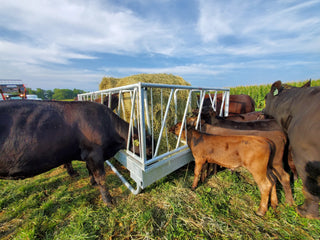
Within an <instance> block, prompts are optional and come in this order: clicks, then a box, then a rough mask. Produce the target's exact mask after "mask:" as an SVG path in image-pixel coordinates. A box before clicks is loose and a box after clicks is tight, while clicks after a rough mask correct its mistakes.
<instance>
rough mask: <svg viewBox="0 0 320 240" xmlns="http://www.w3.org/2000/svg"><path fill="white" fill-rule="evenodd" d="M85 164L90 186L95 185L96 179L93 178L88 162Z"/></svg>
mask: <svg viewBox="0 0 320 240" xmlns="http://www.w3.org/2000/svg"><path fill="white" fill-rule="evenodd" d="M86 166H87V169H88V173H89V177H90V183H91V185H92V186H96V185H97V182H96V180H94V177H93V174H92V172H91V170H90V168H89V167H88V163H86Z"/></svg>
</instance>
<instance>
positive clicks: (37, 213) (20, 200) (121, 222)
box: [0, 161, 320, 239]
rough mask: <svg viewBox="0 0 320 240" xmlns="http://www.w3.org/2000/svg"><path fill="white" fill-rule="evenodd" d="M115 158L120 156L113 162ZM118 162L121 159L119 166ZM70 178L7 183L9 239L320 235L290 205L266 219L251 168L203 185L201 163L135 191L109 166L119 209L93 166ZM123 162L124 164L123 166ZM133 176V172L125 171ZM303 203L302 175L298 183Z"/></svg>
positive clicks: (2, 220) (5, 228) (58, 172)
mask: <svg viewBox="0 0 320 240" xmlns="http://www.w3.org/2000/svg"><path fill="white" fill-rule="evenodd" d="M113 162H114V163H115V164H116V162H115V161H113ZM116 165H117V164H116ZM74 167H75V169H76V170H77V171H78V172H79V173H80V176H79V177H77V178H74V179H72V178H70V177H69V176H68V175H67V173H66V171H65V170H64V169H63V168H62V167H59V168H57V169H54V170H51V171H50V172H47V173H44V174H42V175H39V176H36V177H34V178H29V179H25V180H18V181H11V180H10V181H9V180H1V181H0V188H1V191H0V194H1V197H0V209H1V212H0V238H1V239H318V238H319V233H320V221H318V220H308V219H304V218H301V217H299V216H298V215H297V213H296V211H295V207H289V206H287V205H286V204H285V203H284V200H285V199H284V193H283V190H282V188H281V187H279V188H278V191H277V192H278V197H279V206H278V208H277V209H276V211H274V210H273V209H272V208H270V209H269V211H268V212H267V214H266V215H265V216H264V217H258V216H257V215H255V213H254V211H255V210H256V209H257V208H258V205H259V202H260V194H259V191H258V188H257V186H256V184H255V183H254V181H253V178H252V176H251V175H250V174H249V173H248V172H247V171H246V170H244V169H239V170H238V171H237V172H236V173H233V174H232V173H231V172H230V171H228V170H224V171H220V172H218V174H217V175H215V176H211V177H209V178H208V179H207V181H206V182H205V183H202V184H199V187H198V188H197V189H196V190H195V191H191V189H190V186H191V184H192V180H193V168H194V163H190V164H189V165H187V166H185V167H183V168H181V169H179V170H178V171H176V172H174V173H173V174H170V175H169V176H167V177H165V178H163V179H161V180H159V181H158V182H156V183H154V184H152V185H151V186H150V187H148V188H147V189H145V190H144V191H143V192H142V193H140V194H139V195H136V196H135V195H132V194H131V193H130V192H129V191H128V190H127V189H126V188H125V187H124V186H123V185H122V184H121V181H120V180H119V179H118V178H117V176H116V175H115V174H113V173H112V172H111V171H110V170H109V169H108V168H106V169H107V176H106V181H107V184H108V186H109V188H110V192H111V194H112V196H114V199H115V201H116V204H115V206H114V207H113V208H112V209H109V208H107V207H106V206H105V205H104V204H103V203H102V200H101V197H100V193H99V191H98V189H97V188H94V187H92V186H90V184H89V178H88V174H87V171H86V168H85V164H84V163H82V162H74ZM118 167H119V166H118ZM122 173H123V174H124V175H125V176H126V177H127V178H128V175H129V173H128V172H127V171H126V170H122ZM292 188H293V190H294V199H295V201H296V204H301V203H302V202H303V195H302V190H301V181H298V182H296V183H294V184H293V185H292Z"/></svg>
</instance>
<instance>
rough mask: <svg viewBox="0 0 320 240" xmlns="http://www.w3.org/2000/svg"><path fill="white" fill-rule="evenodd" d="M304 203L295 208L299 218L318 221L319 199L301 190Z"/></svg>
mask: <svg viewBox="0 0 320 240" xmlns="http://www.w3.org/2000/svg"><path fill="white" fill-rule="evenodd" d="M303 194H304V196H305V198H306V199H305V201H304V203H303V204H302V205H300V206H298V207H297V212H298V214H299V215H300V216H301V217H305V218H310V219H320V217H319V197H316V196H314V195H312V194H310V193H309V192H307V191H305V190H303Z"/></svg>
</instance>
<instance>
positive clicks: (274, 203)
mask: <svg viewBox="0 0 320 240" xmlns="http://www.w3.org/2000/svg"><path fill="white" fill-rule="evenodd" d="M270 202H271V207H272V208H273V209H275V208H276V207H277V206H278V196H277V188H276V184H273V185H272V188H271V198H270Z"/></svg>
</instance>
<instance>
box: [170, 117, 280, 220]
mask: <svg viewBox="0 0 320 240" xmlns="http://www.w3.org/2000/svg"><path fill="white" fill-rule="evenodd" d="M180 129H181V123H178V124H176V125H175V126H174V127H173V128H172V129H170V131H171V132H173V133H175V134H176V135H179V132H180ZM181 138H182V139H185V138H186V137H185V131H183V134H182V136H181ZM187 143H188V146H189V148H190V149H191V152H192V155H193V157H194V159H195V169H194V181H193V184H192V189H193V190H194V189H195V188H196V187H197V184H198V181H199V175H200V173H201V169H202V166H203V165H204V164H205V163H206V162H209V163H216V164H219V165H220V166H223V167H226V168H231V169H236V168H238V167H245V168H246V169H248V171H249V172H250V173H251V174H252V176H253V178H254V180H255V181H256V183H257V184H258V187H259V190H260V193H261V201H260V206H259V209H258V211H257V212H256V213H257V215H259V216H263V215H264V214H265V213H266V211H267V209H268V202H269V195H270V194H271V206H272V207H274V208H275V207H276V206H277V205H278V198H277V193H276V188H275V184H274V179H273V174H272V170H271V168H270V166H269V162H272V159H273V155H274V148H275V146H274V144H273V142H272V141H270V140H268V139H267V138H264V137H260V136H217V135H209V134H205V133H201V132H199V131H196V130H194V128H192V127H188V130H187Z"/></svg>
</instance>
